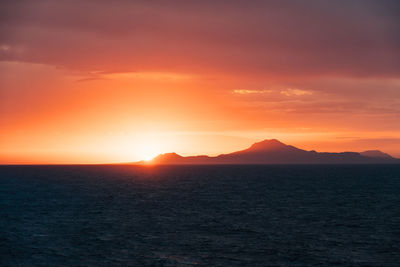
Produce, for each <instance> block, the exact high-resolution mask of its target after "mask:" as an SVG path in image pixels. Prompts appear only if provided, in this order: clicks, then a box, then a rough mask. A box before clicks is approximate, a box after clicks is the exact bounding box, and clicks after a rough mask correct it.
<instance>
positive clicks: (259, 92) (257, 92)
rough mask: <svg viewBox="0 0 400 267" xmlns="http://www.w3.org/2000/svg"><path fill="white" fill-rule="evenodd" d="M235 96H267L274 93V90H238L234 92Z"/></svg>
mask: <svg viewBox="0 0 400 267" xmlns="http://www.w3.org/2000/svg"><path fill="white" fill-rule="evenodd" d="M233 92H234V93H235V94H240V95H247V94H266V93H271V92H273V91H272V90H249V89H236V90H233Z"/></svg>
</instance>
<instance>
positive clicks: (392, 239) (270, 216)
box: [0, 165, 400, 266]
mask: <svg viewBox="0 0 400 267" xmlns="http://www.w3.org/2000/svg"><path fill="white" fill-rule="evenodd" d="M399 264H400V166H399V165H397V166H395V165H368V166H366V165H364V166H361V165H359V166H355V165H354V166H352V165H343V166H337V165H336V166H333V165H331V166H250V165H248V166H157V167H154V166H153V167H150V166H149V167H140V166H0V265H1V266H192V265H198V266H313V265H325V266H326V265H328V266H330V265H343V266H399Z"/></svg>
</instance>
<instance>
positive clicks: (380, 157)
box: [134, 139, 400, 165]
mask: <svg viewBox="0 0 400 267" xmlns="http://www.w3.org/2000/svg"><path fill="white" fill-rule="evenodd" d="M149 163H151V164H165V165H167V164H171V165H172V164H173V165H191V164H192V165H196V164H400V159H397V158H393V157H391V156H390V155H389V154H386V153H383V152H381V151H379V150H369V151H365V152H360V153H358V152H340V153H329V152H316V151H314V150H311V151H307V150H303V149H299V148H296V147H294V146H291V145H286V144H284V143H282V142H280V141H278V140H276V139H269V140H264V141H261V142H257V143H255V144H253V145H251V146H250V147H249V148H247V149H245V150H241V151H237V152H233V153H229V154H221V155H219V156H215V157H210V156H189V157H183V156H180V155H178V154H176V153H165V154H161V155H159V156H157V157H155V158H154V159H152V160H150V161H139V162H135V163H134V164H149Z"/></svg>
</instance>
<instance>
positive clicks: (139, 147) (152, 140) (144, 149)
mask: <svg viewBox="0 0 400 267" xmlns="http://www.w3.org/2000/svg"><path fill="white" fill-rule="evenodd" d="M159 139H160V138H157V137H155V136H146V137H142V138H140V139H139V140H138V142H137V143H136V145H135V148H134V150H135V155H136V157H137V158H138V159H139V160H145V161H150V160H152V159H153V158H155V157H157V156H158V155H160V154H162V153H164V150H165V149H164V146H163V144H161V143H160V142H159V141H158V140H159Z"/></svg>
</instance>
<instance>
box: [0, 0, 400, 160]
mask: <svg viewBox="0 0 400 267" xmlns="http://www.w3.org/2000/svg"><path fill="white" fill-rule="evenodd" d="M399 14H400V3H399V2H398V1H395V0H379V1H378V0H346V1H345V0H339V1H328V0H318V1H317V0H310V1H258V0H254V1H244V0H242V1H239V0H233V1H224V0H216V1H180V0H172V1H123V0H116V1H105V0H100V1H66V0H60V1H50V0H38V1H7V0H6V1H1V3H0V164H14V163H16V164H19V163H29V164H35V163H105V162H127V161H136V160H141V159H150V158H151V157H153V156H156V155H157V154H159V153H165V152H172V151H174V152H177V153H179V154H182V155H198V154H208V155H217V154H220V153H227V152H232V151H235V150H239V149H244V148H246V147H248V146H250V144H252V143H254V142H256V141H260V140H263V139H271V138H276V139H279V140H280V141H282V142H285V143H287V144H291V145H295V146H297V147H299V148H303V149H308V150H311V149H314V150H317V151H336V152H337V151H349V150H351V151H363V150H369V149H380V150H382V151H384V152H387V153H389V154H392V155H393V156H397V157H400V37H399V36H400V35H399V32H400V19H399Z"/></svg>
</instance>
